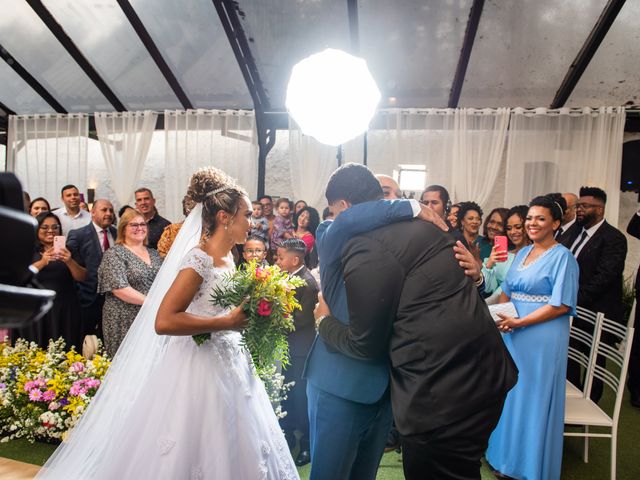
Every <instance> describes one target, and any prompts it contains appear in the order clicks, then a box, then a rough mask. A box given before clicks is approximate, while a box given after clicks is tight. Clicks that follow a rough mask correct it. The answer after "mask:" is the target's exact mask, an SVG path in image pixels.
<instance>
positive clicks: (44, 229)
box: [40, 225, 60, 232]
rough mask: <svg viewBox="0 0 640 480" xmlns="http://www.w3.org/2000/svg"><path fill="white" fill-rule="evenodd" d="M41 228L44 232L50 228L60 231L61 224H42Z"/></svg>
mask: <svg viewBox="0 0 640 480" xmlns="http://www.w3.org/2000/svg"><path fill="white" fill-rule="evenodd" d="M40 230H42V231H43V232H48V231H49V230H51V231H52V232H59V231H60V225H40Z"/></svg>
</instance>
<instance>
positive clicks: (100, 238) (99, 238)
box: [91, 222, 116, 253]
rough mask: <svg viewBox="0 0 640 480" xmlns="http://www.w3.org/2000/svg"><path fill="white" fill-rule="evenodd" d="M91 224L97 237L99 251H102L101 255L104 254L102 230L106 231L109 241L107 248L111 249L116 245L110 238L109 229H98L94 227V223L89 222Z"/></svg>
mask: <svg viewBox="0 0 640 480" xmlns="http://www.w3.org/2000/svg"><path fill="white" fill-rule="evenodd" d="M91 224H92V225H93V228H95V229H96V234H97V235H98V243H99V244H100V249H101V250H102V253H104V242H103V240H102V239H103V238H104V234H103V233H102V231H103V230H106V231H107V240H108V241H109V247H113V246H114V245H115V243H116V241H115V239H114V238H113V237H112V236H111V232H110V231H109V227H107V228H106V229H105V228H102V227H99V226H98V225H96V224H95V223H93V222H91Z"/></svg>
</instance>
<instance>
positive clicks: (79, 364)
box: [71, 362, 84, 373]
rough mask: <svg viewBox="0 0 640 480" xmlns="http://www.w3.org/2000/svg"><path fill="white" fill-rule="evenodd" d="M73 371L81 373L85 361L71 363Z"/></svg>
mask: <svg viewBox="0 0 640 480" xmlns="http://www.w3.org/2000/svg"><path fill="white" fill-rule="evenodd" d="M71 371H72V372H76V373H80V372H82V371H84V363H82V362H76V363H74V364H73V365H71Z"/></svg>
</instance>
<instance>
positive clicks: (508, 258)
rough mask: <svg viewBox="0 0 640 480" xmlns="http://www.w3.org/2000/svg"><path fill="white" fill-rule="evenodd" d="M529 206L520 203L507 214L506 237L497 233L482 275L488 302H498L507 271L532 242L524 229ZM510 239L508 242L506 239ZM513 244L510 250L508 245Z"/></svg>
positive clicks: (483, 266)
mask: <svg viewBox="0 0 640 480" xmlns="http://www.w3.org/2000/svg"><path fill="white" fill-rule="evenodd" d="M528 211H529V207H527V206H526V205H518V206H515V207H513V208H511V209H510V210H509V211H508V212H507V215H506V218H507V221H506V227H505V230H506V233H507V235H506V237H505V236H502V235H496V236H495V237H494V245H493V248H492V249H491V255H489V257H488V258H487V259H486V260H485V261H484V264H483V265H482V275H483V276H484V292H485V295H487V296H488V298H487V299H486V301H487V304H489V305H491V304H494V303H496V302H497V300H498V297H499V296H500V294H501V293H502V289H501V288H500V285H502V282H503V281H504V279H505V277H506V276H507V272H508V271H509V268H510V267H511V264H512V263H513V259H514V258H516V255H517V254H518V252H519V251H520V250H521V249H522V248H523V247H526V246H527V245H529V244H530V243H531V240H529V237H528V236H527V232H526V231H525V229H524V222H525V219H526V218H527V212H528ZM506 240H508V242H507V241H506ZM509 245H510V246H512V248H511V249H510V250H509V249H508V246H509Z"/></svg>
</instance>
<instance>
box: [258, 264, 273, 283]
mask: <svg viewBox="0 0 640 480" xmlns="http://www.w3.org/2000/svg"><path fill="white" fill-rule="evenodd" d="M270 276H271V272H270V271H269V270H267V269H266V268H260V267H258V268H256V278H257V279H258V280H261V281H265V280H266V279H268V278H269V277H270Z"/></svg>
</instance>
